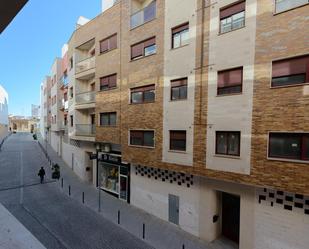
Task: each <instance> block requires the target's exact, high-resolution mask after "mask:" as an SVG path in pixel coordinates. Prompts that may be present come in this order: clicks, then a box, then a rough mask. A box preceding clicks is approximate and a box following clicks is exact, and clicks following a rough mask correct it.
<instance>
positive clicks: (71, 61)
mask: <svg viewBox="0 0 309 249" xmlns="http://www.w3.org/2000/svg"><path fill="white" fill-rule="evenodd" d="M72 68H73V57H71V58H70V70H71V69H72Z"/></svg>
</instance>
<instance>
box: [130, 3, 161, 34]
mask: <svg viewBox="0 0 309 249" xmlns="http://www.w3.org/2000/svg"><path fill="white" fill-rule="evenodd" d="M138 2H139V4H140V1H138ZM155 17H156V1H152V2H151V3H149V4H148V5H147V6H146V7H145V8H144V9H140V10H138V11H137V12H135V13H134V14H133V15H132V16H131V28H132V29H133V28H136V27H138V26H140V25H143V24H144V23H146V22H149V21H151V20H153V19H155Z"/></svg>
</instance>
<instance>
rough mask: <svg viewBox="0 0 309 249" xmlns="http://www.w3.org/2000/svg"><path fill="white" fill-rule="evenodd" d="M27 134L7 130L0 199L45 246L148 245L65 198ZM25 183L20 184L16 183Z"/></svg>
mask: <svg viewBox="0 0 309 249" xmlns="http://www.w3.org/2000/svg"><path fill="white" fill-rule="evenodd" d="M45 164H46V161H45V160H44V156H43V154H42V152H41V150H40V148H39V146H38V144H37V142H36V141H33V139H32V136H31V135H30V134H25V133H17V134H13V135H12V136H10V138H9V139H7V141H6V142H5V144H4V146H3V148H2V151H1V152H0V202H1V203H2V204H3V205H4V206H5V207H6V208H7V209H8V210H9V211H10V212H11V213H12V214H13V215H14V216H15V217H16V218H17V219H18V220H19V221H20V222H21V223H22V224H23V225H24V226H25V227H26V228H27V229H28V230H29V231H30V232H31V233H32V234H33V235H34V236H35V237H36V238H37V239H38V240H39V241H40V242H41V243H42V244H43V245H44V246H45V247H46V248H48V249H49V248H50V249H58V248H59V249H63V248H72V249H148V248H152V247H150V246H149V245H148V244H146V243H145V242H144V241H142V240H140V239H139V238H137V237H134V236H133V235H132V234H130V233H128V232H127V231H125V230H124V229H122V228H121V227H119V226H117V225H115V224H113V223H112V222H110V221H108V220H106V219H104V218H103V217H102V216H101V215H99V214H98V213H96V212H95V211H93V210H91V209H89V208H87V207H85V206H84V205H82V204H81V203H80V202H77V201H75V200H73V199H72V198H69V197H68V196H66V195H65V194H63V193H62V192H60V190H59V188H58V187H57V186H56V183H55V182H52V181H51V179H48V177H47V179H45V180H46V181H45V183H44V184H40V183H39V177H38V176H37V173H38V171H39V169H40V167H41V166H44V167H45V170H46V173H47V176H50V175H51V174H50V170H49V168H48V166H47V165H45ZM22 185H24V186H25V187H23V188H21V187H20V186H22Z"/></svg>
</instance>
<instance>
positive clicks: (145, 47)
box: [131, 37, 157, 60]
mask: <svg viewBox="0 0 309 249" xmlns="http://www.w3.org/2000/svg"><path fill="white" fill-rule="evenodd" d="M156 52H157V47H156V38H155V37H153V38H150V39H148V40H145V41H143V42H140V43H137V44H135V45H132V46H131V60H135V59H138V58H141V57H144V56H149V55H152V54H155V53H156Z"/></svg>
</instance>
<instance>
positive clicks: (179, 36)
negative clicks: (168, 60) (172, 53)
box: [172, 23, 189, 48]
mask: <svg viewBox="0 0 309 249" xmlns="http://www.w3.org/2000/svg"><path fill="white" fill-rule="evenodd" d="M187 44H189V23H185V24H182V25H180V26H177V27H175V28H173V29H172V48H179V47H181V46H184V45H187Z"/></svg>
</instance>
